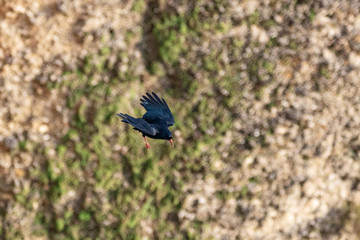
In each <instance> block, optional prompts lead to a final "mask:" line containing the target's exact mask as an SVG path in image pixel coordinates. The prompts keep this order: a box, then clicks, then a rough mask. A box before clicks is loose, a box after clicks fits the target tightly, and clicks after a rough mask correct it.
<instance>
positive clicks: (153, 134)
mask: <svg viewBox="0 0 360 240" xmlns="http://www.w3.org/2000/svg"><path fill="white" fill-rule="evenodd" d="M140 105H141V106H143V107H144V108H145V110H146V111H147V112H146V113H145V114H144V115H143V116H142V118H135V117H132V116H130V115H128V114H123V113H118V114H117V116H119V117H120V118H122V120H121V121H122V122H124V123H127V124H130V125H131V126H132V127H133V128H134V129H135V130H137V131H139V132H141V133H142V136H143V138H144V140H145V147H146V149H149V148H150V145H149V143H148V142H147V140H146V137H149V138H153V139H164V140H168V141H169V142H170V143H171V145H172V147H174V142H173V140H172V138H173V136H172V134H171V132H170V130H169V129H168V128H169V127H170V126H173V125H174V124H175V121H174V116H173V114H172V113H171V110H170V108H169V106H168V105H167V103H166V102H165V100H164V99H163V98H161V99H160V98H159V97H158V95H156V93H154V92H152V95H151V94H150V93H146V96H145V95H144V96H142V99H140Z"/></svg>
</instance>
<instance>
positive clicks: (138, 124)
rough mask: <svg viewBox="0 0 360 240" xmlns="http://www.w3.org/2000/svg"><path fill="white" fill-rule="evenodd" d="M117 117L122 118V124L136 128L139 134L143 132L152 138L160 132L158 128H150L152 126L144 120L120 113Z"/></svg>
mask: <svg viewBox="0 0 360 240" xmlns="http://www.w3.org/2000/svg"><path fill="white" fill-rule="evenodd" d="M117 115H118V116H119V117H121V118H122V120H121V121H122V122H124V123H128V124H130V125H131V126H133V127H134V129H135V130H138V131H139V132H143V133H146V134H149V135H151V136H155V135H156V133H158V130H157V129H156V128H154V127H152V126H150V124H149V123H148V122H146V121H145V120H144V119H142V118H134V117H132V116H129V115H127V114H122V113H119V114H117Z"/></svg>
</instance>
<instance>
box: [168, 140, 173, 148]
mask: <svg viewBox="0 0 360 240" xmlns="http://www.w3.org/2000/svg"><path fill="white" fill-rule="evenodd" d="M169 142H170V143H171V145H172V146H173V147H174V142H173V140H172V139H170V140H169Z"/></svg>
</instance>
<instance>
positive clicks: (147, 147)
mask: <svg viewBox="0 0 360 240" xmlns="http://www.w3.org/2000/svg"><path fill="white" fill-rule="evenodd" d="M144 140H145V147H146V149H149V148H150V145H149V144H148V142H147V141H146V137H145V136H144Z"/></svg>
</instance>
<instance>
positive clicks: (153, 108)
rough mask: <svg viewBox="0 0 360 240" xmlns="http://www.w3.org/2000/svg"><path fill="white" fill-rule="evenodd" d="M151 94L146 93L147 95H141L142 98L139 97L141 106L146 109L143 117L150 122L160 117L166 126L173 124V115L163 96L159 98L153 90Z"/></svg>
mask: <svg viewBox="0 0 360 240" xmlns="http://www.w3.org/2000/svg"><path fill="white" fill-rule="evenodd" d="M152 94H153V95H151V94H149V93H146V95H147V96H143V98H144V99H140V101H141V103H140V104H141V106H143V107H144V108H145V109H146V111H147V112H146V113H145V114H144V116H143V119H145V120H146V121H147V122H150V123H151V122H152V121H154V120H155V119H160V120H163V121H166V124H167V126H172V125H174V117H173V115H172V113H171V111H170V108H169V106H168V105H167V103H166V102H165V100H164V99H163V98H161V99H160V98H159V97H158V96H157V95H156V94H155V93H154V92H152Z"/></svg>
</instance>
